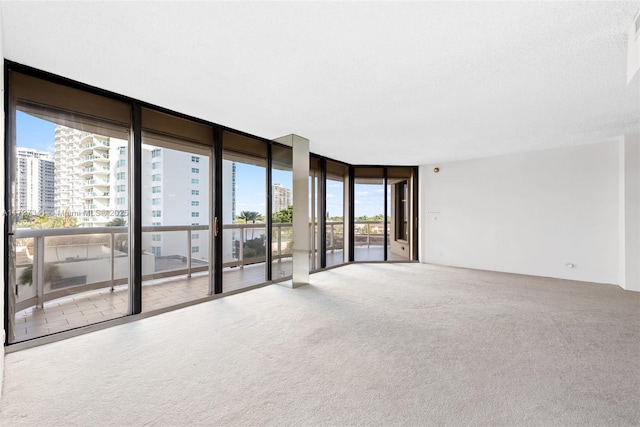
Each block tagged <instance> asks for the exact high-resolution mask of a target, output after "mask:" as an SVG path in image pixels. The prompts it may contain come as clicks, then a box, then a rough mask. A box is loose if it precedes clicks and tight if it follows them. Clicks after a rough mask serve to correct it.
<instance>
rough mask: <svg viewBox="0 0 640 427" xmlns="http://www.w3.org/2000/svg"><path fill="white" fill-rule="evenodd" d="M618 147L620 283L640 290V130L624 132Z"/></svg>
mask: <svg viewBox="0 0 640 427" xmlns="http://www.w3.org/2000/svg"><path fill="white" fill-rule="evenodd" d="M619 149H620V151H619V153H620V163H619V164H620V169H619V170H620V181H619V182H620V191H619V195H620V204H619V209H620V210H619V214H620V215H619V220H620V226H619V242H620V244H619V258H618V260H619V261H618V265H619V276H620V283H619V284H620V286H622V287H623V288H624V289H627V290H630V291H637V292H640V134H632V135H625V136H624V138H623V139H622V140H621V141H620V143H619Z"/></svg>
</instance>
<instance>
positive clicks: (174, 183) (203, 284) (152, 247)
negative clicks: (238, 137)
mask: <svg viewBox="0 0 640 427" xmlns="http://www.w3.org/2000/svg"><path fill="white" fill-rule="evenodd" d="M210 160H211V156H210V151H208V150H206V149H200V148H198V147H195V146H191V145H189V144H187V143H186V142H182V143H181V141H180V140H179V139H177V137H176V138H171V139H168V138H166V137H160V136H157V135H155V134H153V133H148V132H145V133H143V146H142V188H143V190H142V248H143V253H142V274H143V282H142V310H143V311H151V310H157V309H161V308H165V307H169V306H172V305H175V304H180V303H183V302H188V301H193V300H196V299H199V298H204V297H206V296H207V295H209V293H210V278H211V277H212V276H211V275H210V271H211V264H210V251H211V236H210V228H209V219H210V216H209V203H210V197H211V193H212V189H211V188H210V185H209V169H210V166H209V165H210Z"/></svg>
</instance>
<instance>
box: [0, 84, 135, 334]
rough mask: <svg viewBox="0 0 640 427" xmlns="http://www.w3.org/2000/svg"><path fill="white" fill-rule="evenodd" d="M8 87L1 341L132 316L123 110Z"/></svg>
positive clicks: (52, 87)
mask: <svg viewBox="0 0 640 427" xmlns="http://www.w3.org/2000/svg"><path fill="white" fill-rule="evenodd" d="M9 82H10V89H9V96H10V104H9V117H8V118H7V119H8V120H9V123H10V126H9V140H10V141H11V143H10V146H9V152H10V153H11V156H10V158H9V159H7V160H8V162H7V164H8V170H7V177H8V183H9V186H8V188H9V198H8V199H9V201H10V204H9V206H8V213H9V222H8V225H9V236H8V243H9V253H8V254H7V256H8V264H9V282H8V284H7V285H8V292H7V296H8V301H7V305H6V307H7V311H8V315H9V317H10V319H11V320H10V321H9V328H8V331H7V332H8V336H7V341H8V342H9V343H15V342H20V341H24V340H28V339H32V338H37V337H41V336H44V335H49V334H53V333H56V332H61V331H66V330H69V329H73V328H77V327H81V326H85V325H87V324H91V323H98V322H102V321H105V320H109V319H114V318H117V317H120V316H124V315H127V314H129V313H130V292H129V291H130V288H129V285H130V280H129V272H130V268H129V267H130V253H129V244H128V242H129V236H130V228H129V212H130V204H129V195H128V188H129V187H128V183H129V181H130V177H131V174H130V173H131V169H130V167H129V159H130V155H131V150H130V132H129V131H130V129H131V123H130V117H131V109H130V107H129V105H127V104H125V103H120V102H117V101H113V100H111V99H107V98H103V97H101V96H97V95H91V94H87V93H83V92H81V91H78V90H74V89H71V88H68V87H65V86H61V85H57V84H53V83H50V82H46V81H43V80H39V79H36V78H33V77H30V76H27V75H24V74H20V73H16V72H10V73H9Z"/></svg>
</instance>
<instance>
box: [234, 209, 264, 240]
mask: <svg viewBox="0 0 640 427" xmlns="http://www.w3.org/2000/svg"><path fill="white" fill-rule="evenodd" d="M261 217H262V216H261V215H260V212H254V211H242V212H240V215H238V218H239V219H243V220H244V223H245V224H249V221H251V223H252V224H255V223H256V221H258V220H260V218H261ZM254 232H255V230H253V229H252V230H251V239H252V240H253V238H254ZM245 240H247V239H246V236H245Z"/></svg>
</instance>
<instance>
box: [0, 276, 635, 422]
mask: <svg viewBox="0 0 640 427" xmlns="http://www.w3.org/2000/svg"><path fill="white" fill-rule="evenodd" d="M311 280H312V285H310V286H306V287H302V288H299V289H295V290H292V289H287V288H283V287H279V286H276V285H273V286H268V287H265V288H261V289H257V290H253V291H250V292H246V293H243V294H239V295H234V296H231V297H227V298H222V299H219V300H215V301H211V302H207V303H204V304H200V305H197V306H193V307H189V308H186V309H182V310H178V311H174V312H170V313H166V314H162V315H159V316H156V317H152V318H148V319H144V320H141V321H138V322H133V323H129V324H126V325H121V326H117V327H113V328H110V329H106V330H102V331H98V332H95V333H91V334H87V335H84V336H80V337H76V338H71V339H68V340H65V341H61V342H57V343H55V344H49V345H45V346H41V347H38V348H32V349H28V350H24V351H20V352H16V353H12V354H9V355H7V356H6V365H5V378H4V381H5V383H4V392H3V396H2V399H1V401H0V404H1V409H0V411H1V412H0V413H1V416H2V421H3V423H4V425H10V426H15V425H33V426H36V425H38V426H44V425H46V426H54V425H90V426H108V425H134V426H137V425H153V426H163V425H167V426H180V425H185V426H187V425H264V424H270V425H427V424H428V425H509V426H513V425H545V426H546V425H633V424H638V423H639V420H640V314H639V313H640V294H637V293H631V292H627V291H623V290H621V289H620V288H618V287H616V286H607V285H596V284H590V283H580V282H569V281H563V280H554V279H544V278H534V277H527V276H517V275H510V274H499V273H489V272H479V271H471V270H463V269H454V268H446V267H436V266H428V265H419V264H411V265H409V264H387V265H385V264H370V265H350V266H346V267H341V268H337V269H334V270H330V271H326V272H322V273H319V274H314V275H312V276H311Z"/></svg>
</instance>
